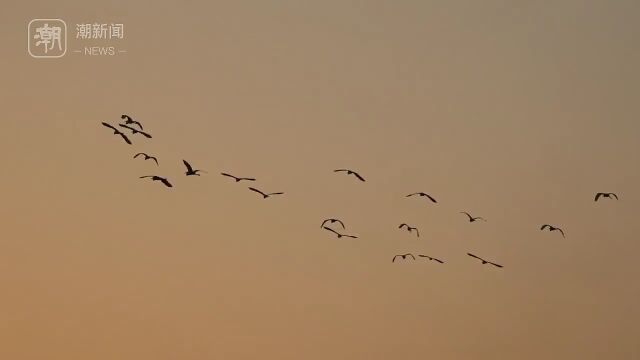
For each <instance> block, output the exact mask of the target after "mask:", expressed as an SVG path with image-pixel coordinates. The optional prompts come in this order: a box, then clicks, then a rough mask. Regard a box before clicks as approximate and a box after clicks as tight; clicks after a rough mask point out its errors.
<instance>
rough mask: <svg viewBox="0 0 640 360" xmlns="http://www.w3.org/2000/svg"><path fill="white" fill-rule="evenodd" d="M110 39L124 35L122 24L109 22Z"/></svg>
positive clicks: (120, 37)
mask: <svg viewBox="0 0 640 360" xmlns="http://www.w3.org/2000/svg"><path fill="white" fill-rule="evenodd" d="M110 28H111V33H110V35H109V38H110V39H122V38H123V37H124V33H123V31H124V25H123V24H111V26H110Z"/></svg>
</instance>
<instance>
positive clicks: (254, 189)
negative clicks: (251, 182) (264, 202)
mask: <svg viewBox="0 0 640 360" xmlns="http://www.w3.org/2000/svg"><path fill="white" fill-rule="evenodd" d="M249 190H251V191H255V192H257V193H258V194H260V195H262V197H263V198H264V199H266V198H268V197H270V196H271V195H282V194H284V193H283V192H272V193H268V194H267V193H264V192H262V191H260V190H258V189H256V188H253V187H250V188H249Z"/></svg>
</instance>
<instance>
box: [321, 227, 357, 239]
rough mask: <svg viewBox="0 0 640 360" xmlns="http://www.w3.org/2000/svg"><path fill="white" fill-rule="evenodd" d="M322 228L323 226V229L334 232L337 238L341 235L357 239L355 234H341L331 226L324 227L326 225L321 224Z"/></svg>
mask: <svg viewBox="0 0 640 360" xmlns="http://www.w3.org/2000/svg"><path fill="white" fill-rule="evenodd" d="M322 228H323V229H325V230H328V231H331V232H332V233H334V234H336V235H338V239H340V238H342V237H348V238H352V239H357V238H358V237H357V236H355V235H347V234H341V233H339V232H337V231H335V230H333V229H332V228H328V227H326V226H323V227H322Z"/></svg>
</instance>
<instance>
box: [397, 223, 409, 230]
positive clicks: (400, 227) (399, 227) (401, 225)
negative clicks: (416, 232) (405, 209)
mask: <svg viewBox="0 0 640 360" xmlns="http://www.w3.org/2000/svg"><path fill="white" fill-rule="evenodd" d="M403 226H409V225H407V224H400V226H398V229H402V227H403Z"/></svg>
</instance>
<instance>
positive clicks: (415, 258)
mask: <svg viewBox="0 0 640 360" xmlns="http://www.w3.org/2000/svg"><path fill="white" fill-rule="evenodd" d="M405 256H411V257H412V258H413V260H415V259H416V257H415V256H413V254H405Z"/></svg>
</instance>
